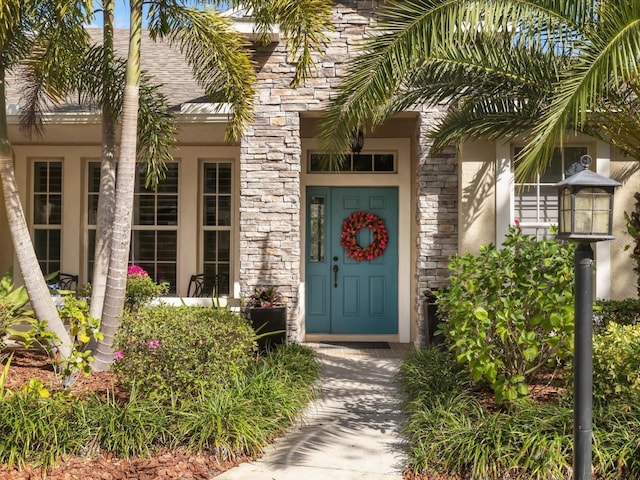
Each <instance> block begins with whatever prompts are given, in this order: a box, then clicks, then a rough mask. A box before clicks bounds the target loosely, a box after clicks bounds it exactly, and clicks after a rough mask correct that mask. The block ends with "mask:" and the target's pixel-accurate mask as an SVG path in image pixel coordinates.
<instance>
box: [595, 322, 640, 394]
mask: <svg viewBox="0 0 640 480" xmlns="http://www.w3.org/2000/svg"><path fill="white" fill-rule="evenodd" d="M593 397H594V400H596V401H602V402H611V401H612V400H614V399H615V400H618V401H620V402H628V401H629V400H630V399H631V398H633V397H635V398H640V325H618V324H616V323H609V324H608V325H607V327H606V328H605V330H604V332H603V333H601V334H599V335H596V336H595V337H594V341H593Z"/></svg>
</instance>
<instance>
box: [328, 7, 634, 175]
mask: <svg viewBox="0 0 640 480" xmlns="http://www.w3.org/2000/svg"><path fill="white" fill-rule="evenodd" d="M377 17H378V23H377V25H376V31H377V35H374V36H372V37H371V38H370V39H369V40H368V41H367V42H365V44H364V45H363V47H362V49H361V51H360V53H359V55H358V57H357V58H355V59H354V60H353V61H351V62H350V64H349V69H348V75H347V77H346V79H345V80H344V82H343V84H342V86H341V87H340V93H339V96H338V97H337V98H336V99H335V100H334V101H333V102H332V103H331V105H330V108H329V110H328V113H327V116H326V119H325V121H324V122H323V128H322V133H321V138H323V139H324V143H325V146H326V147H327V148H328V149H330V150H337V151H343V150H344V149H345V147H346V146H347V144H348V137H347V134H348V132H351V131H353V130H354V129H355V128H358V127H359V126H361V125H366V126H368V128H374V127H375V126H376V125H379V124H380V123H381V122H382V121H383V120H384V119H386V118H388V117H389V116H390V115H391V114H393V113H394V112H398V111H400V110H403V109H407V108H411V107H412V106H415V105H420V104H427V105H438V104H441V103H448V104H449V105H450V107H449V109H448V111H447V113H446V115H445V117H444V118H443V119H442V121H441V122H439V123H438V124H437V125H436V127H435V128H434V130H433V132H432V133H431V136H432V137H433V140H434V150H436V151H437V150H438V149H439V148H441V147H443V146H445V145H450V144H458V143H459V142H461V141H463V140H465V139H468V138H472V137H484V138H489V139H497V138H511V137H514V136H517V135H520V136H521V137H522V138H524V140H525V144H526V146H525V148H524V149H523V150H522V152H521V153H520V155H519V157H518V158H517V159H516V161H517V164H518V167H517V170H516V175H517V176H518V177H520V178H527V177H529V178H530V177H532V176H533V175H534V174H535V172H537V171H542V170H544V169H545V168H546V166H547V165H548V162H549V161H550V159H551V157H552V154H553V149H554V147H555V146H556V145H557V144H558V143H562V141H563V138H564V135H565V133H566V132H567V131H568V130H571V129H574V130H576V131H582V132H585V133H587V134H589V135H592V136H595V137H597V138H600V139H602V140H604V141H605V142H608V143H609V144H611V145H612V146H615V147H618V148H620V149H622V150H623V151H625V152H627V153H629V154H631V155H632V156H634V157H636V158H640V116H639V114H638V108H637V107H638V106H639V105H638V93H639V88H638V87H639V86H640V84H639V82H638V73H639V72H638V69H639V68H640V67H639V65H638V62H637V52H639V51H640V2H639V1H637V0H631V1H628V2H609V1H604V2H596V1H593V0H589V1H586V0H566V1H565V0H540V1H536V2H530V1H528V0H504V1H502V2H491V1H480V0H478V1H472V0H459V1H453V2H451V1H445V0H407V1H399V0H392V1H390V2H388V5H387V6H386V7H384V8H382V9H381V10H380V11H379V12H378V15H377Z"/></svg>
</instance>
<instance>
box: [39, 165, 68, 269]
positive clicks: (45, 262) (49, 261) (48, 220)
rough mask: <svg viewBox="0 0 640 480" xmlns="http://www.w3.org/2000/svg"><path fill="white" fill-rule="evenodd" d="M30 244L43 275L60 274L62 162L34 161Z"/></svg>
mask: <svg viewBox="0 0 640 480" xmlns="http://www.w3.org/2000/svg"><path fill="white" fill-rule="evenodd" d="M32 224H33V244H34V248H35V251H36V255H37V257H38V261H39V263H40V268H41V269H42V272H43V273H44V274H49V273H53V272H59V271H60V252H61V237H62V162H61V161H57V160H38V161H35V162H33V222H32Z"/></svg>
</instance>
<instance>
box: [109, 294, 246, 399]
mask: <svg viewBox="0 0 640 480" xmlns="http://www.w3.org/2000/svg"><path fill="white" fill-rule="evenodd" d="M254 336H255V333H254V332H253V329H252V328H251V326H250V325H249V324H248V322H247V320H246V319H245V318H243V317H241V316H240V315H238V314H236V313H233V312H230V311H228V310H224V309H215V308H202V307H187V306H183V307H171V306H159V307H142V308H140V309H139V310H137V311H136V312H129V313H127V314H125V316H124V318H123V319H122V321H121V323H120V327H119V330H118V332H117V334H116V337H115V342H114V349H115V350H117V351H116V361H115V362H114V365H113V370H114V371H116V372H120V373H122V374H123V378H124V381H125V384H126V385H128V386H129V387H130V388H131V387H133V386H134V385H135V387H136V389H137V390H138V391H139V392H140V394H141V395H149V394H154V393H155V394H158V395H160V396H161V397H163V398H168V396H169V395H170V394H171V393H172V392H173V393H176V394H195V393H196V392H198V391H199V390H201V389H203V388H204V389H213V388H216V387H217V386H219V385H220V384H224V382H226V381H227V379H228V378H229V377H233V376H234V375H237V374H238V373H240V372H243V371H245V370H246V368H247V367H248V365H249V363H250V362H251V356H252V352H253V351H254V350H255V342H254Z"/></svg>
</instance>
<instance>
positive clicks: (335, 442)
mask: <svg viewBox="0 0 640 480" xmlns="http://www.w3.org/2000/svg"><path fill="white" fill-rule="evenodd" d="M310 346H311V347H312V348H314V350H315V351H316V352H317V354H318V357H319V358H320V360H321V361H322V373H323V377H322V380H321V389H322V392H321V394H320V396H319V398H318V400H317V401H315V402H314V403H313V404H312V405H310V407H309V408H308V409H307V411H306V413H305V415H304V417H303V419H302V420H301V422H300V425H299V427H298V428H296V429H294V430H292V431H291V432H289V433H288V434H287V435H286V436H285V437H283V438H281V439H279V440H278V441H276V442H275V443H274V444H273V445H271V446H270V447H269V448H268V449H267V451H266V452H265V455H264V456H263V457H262V458H260V459H259V460H257V461H255V462H251V463H245V464H242V465H240V466H238V467H236V468H233V469H231V470H229V471H227V472H225V473H223V474H221V475H218V476H216V477H215V478H216V480H294V479H295V480H300V479H303V480H356V479H366V480H401V479H402V468H403V467H404V466H405V464H406V461H405V457H404V452H403V445H402V440H401V438H400V435H399V433H400V430H401V428H402V421H403V418H402V413H401V407H402V398H401V394H400V392H399V385H398V379H397V372H398V366H399V365H400V362H401V360H402V358H404V355H405V354H406V353H407V351H408V348H409V347H408V346H402V345H391V349H352V348H344V347H336V346H331V345H326V344H310Z"/></svg>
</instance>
